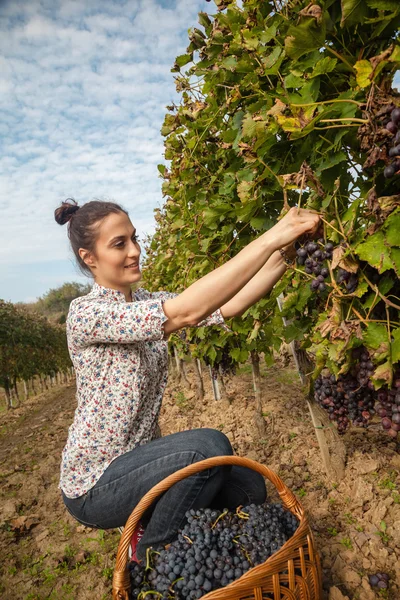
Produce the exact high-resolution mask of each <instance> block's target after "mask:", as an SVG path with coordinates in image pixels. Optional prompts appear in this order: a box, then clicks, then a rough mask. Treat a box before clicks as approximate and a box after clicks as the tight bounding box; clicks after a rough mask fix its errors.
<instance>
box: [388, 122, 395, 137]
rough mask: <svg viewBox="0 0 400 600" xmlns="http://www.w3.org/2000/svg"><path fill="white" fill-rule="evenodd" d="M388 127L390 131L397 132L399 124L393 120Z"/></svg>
mask: <svg viewBox="0 0 400 600" xmlns="http://www.w3.org/2000/svg"><path fill="white" fill-rule="evenodd" d="M386 129H387V130H388V131H389V132H390V133H393V134H394V133H397V125H395V123H393V121H389V123H387V124H386Z"/></svg>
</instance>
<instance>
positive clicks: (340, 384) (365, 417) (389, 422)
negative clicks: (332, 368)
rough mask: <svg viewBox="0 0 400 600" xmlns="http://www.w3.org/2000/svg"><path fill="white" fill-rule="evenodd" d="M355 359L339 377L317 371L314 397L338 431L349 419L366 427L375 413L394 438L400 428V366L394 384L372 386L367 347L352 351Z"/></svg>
mask: <svg viewBox="0 0 400 600" xmlns="http://www.w3.org/2000/svg"><path fill="white" fill-rule="evenodd" d="M352 358H353V360H354V361H355V362H354V363H353V365H352V367H351V369H350V371H349V372H348V373H345V374H341V375H339V376H338V377H335V375H332V374H330V373H329V374H326V375H320V376H319V377H318V378H317V379H316V380H315V382H314V398H315V400H316V402H317V403H318V404H319V405H320V406H322V408H324V409H325V410H327V411H328V413H329V419H330V420H331V421H335V422H336V423H337V428H338V432H339V433H345V431H346V430H347V429H348V427H349V426H350V423H352V424H353V425H356V426H358V427H368V425H369V424H370V423H371V420H372V419H373V417H374V416H375V414H376V415H377V416H378V417H379V418H380V419H381V424H382V427H383V429H385V430H386V432H387V433H388V435H389V436H390V437H391V438H393V439H396V438H397V435H398V432H399V431H400V370H398V371H396V372H395V373H394V382H393V386H392V387H391V388H390V389H388V388H387V387H383V388H381V389H379V390H375V388H374V385H373V382H372V381H371V377H372V376H373V374H374V369H375V368H374V364H373V362H372V361H371V357H370V355H369V353H368V351H367V350H366V349H365V348H364V347H361V348H357V349H356V350H354V351H353V357H352Z"/></svg>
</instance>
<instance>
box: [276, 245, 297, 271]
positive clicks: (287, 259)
mask: <svg viewBox="0 0 400 600" xmlns="http://www.w3.org/2000/svg"><path fill="white" fill-rule="evenodd" d="M278 252H279V254H280V256H281V258H282V261H283V262H284V263H285V264H286V265H287V266H292V265H293V263H294V261H295V259H296V248H295V247H294V244H289V245H287V246H284V247H283V248H279V251H278Z"/></svg>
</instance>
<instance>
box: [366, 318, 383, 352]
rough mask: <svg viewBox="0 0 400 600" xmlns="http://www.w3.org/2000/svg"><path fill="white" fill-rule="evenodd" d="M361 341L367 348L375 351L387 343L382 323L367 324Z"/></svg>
mask: <svg viewBox="0 0 400 600" xmlns="http://www.w3.org/2000/svg"><path fill="white" fill-rule="evenodd" d="M363 339H364V343H365V345H366V346H367V347H368V348H373V349H374V350H377V349H378V348H379V346H381V345H382V344H384V343H385V342H387V329H386V326H385V325H383V324H382V323H368V327H367V328H366V329H365V330H364V331H363Z"/></svg>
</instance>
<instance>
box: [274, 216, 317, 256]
mask: <svg viewBox="0 0 400 600" xmlns="http://www.w3.org/2000/svg"><path fill="white" fill-rule="evenodd" d="M319 224H320V216H319V214H318V213H316V212H314V211H312V210H308V209H306V208H300V209H298V208H296V207H293V208H291V209H290V210H289V212H288V213H286V215H285V216H284V217H283V218H282V219H281V220H280V221H279V222H278V223H277V224H276V225H274V227H272V229H270V230H269V231H268V232H267V235H268V236H271V241H272V243H273V245H274V246H275V248H277V249H279V248H284V247H285V246H291V244H293V243H294V242H295V241H296V240H297V238H299V237H300V236H301V235H304V234H305V233H309V234H313V233H315V232H316V231H317V229H318V226H319Z"/></svg>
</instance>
